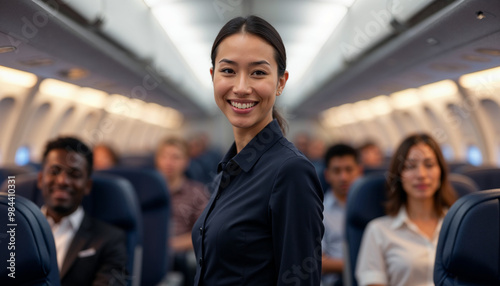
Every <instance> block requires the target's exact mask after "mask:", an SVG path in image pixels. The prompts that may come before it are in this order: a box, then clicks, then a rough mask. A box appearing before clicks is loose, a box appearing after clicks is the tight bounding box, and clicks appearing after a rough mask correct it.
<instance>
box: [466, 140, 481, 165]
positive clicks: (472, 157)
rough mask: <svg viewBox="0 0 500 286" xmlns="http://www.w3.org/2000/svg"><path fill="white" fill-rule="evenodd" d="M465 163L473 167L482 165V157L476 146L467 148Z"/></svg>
mask: <svg viewBox="0 0 500 286" xmlns="http://www.w3.org/2000/svg"><path fill="white" fill-rule="evenodd" d="M467 162H469V163H470V164H472V165H474V166H480V165H481V164H482V163H483V155H482V154H481V150H479V148H478V147H477V146H475V145H470V146H469V147H468V148H467Z"/></svg>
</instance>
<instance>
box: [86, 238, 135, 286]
mask: <svg viewBox="0 0 500 286" xmlns="http://www.w3.org/2000/svg"><path fill="white" fill-rule="evenodd" d="M126 265H127V248H126V237H125V233H124V232H122V231H120V232H116V233H115V234H114V235H113V238H111V239H109V240H108V241H107V242H106V243H105V245H104V246H103V249H102V254H101V257H100V259H99V266H98V271H97V274H96V277H95V279H94V281H93V282H92V285H94V286H98V285H99V286H104V285H106V286H108V285H117V286H118V285H120V286H121V285H127V282H128V280H129V279H130V276H129V275H130V274H129V273H128V272H127V267H126Z"/></svg>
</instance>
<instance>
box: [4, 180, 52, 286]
mask: <svg viewBox="0 0 500 286" xmlns="http://www.w3.org/2000/svg"><path fill="white" fill-rule="evenodd" d="M16 183H17V182H16ZM16 186H17V184H16ZM16 193H17V192H16ZM14 202H15V204H14V206H15V211H14V214H15V216H14V217H13V218H14V219H15V221H14V222H13V223H15V224H16V226H15V227H12V226H9V225H8V224H9V223H12V222H10V221H8V218H9V216H8V212H9V207H10V206H9V199H8V195H7V194H6V193H0V257H1V259H0V284H1V285H47V286H49V285H50V286H53V285H61V283H60V280H59V270H58V268H57V255H56V248H55V244H54V238H53V236H52V231H51V230H50V226H49V223H48V222H47V220H46V218H45V216H44V215H43V214H42V212H41V211H40V208H39V207H37V206H36V205H35V204H33V203H32V202H31V201H29V200H27V199H26V198H23V197H21V196H15V201H14ZM12 228H14V229H15V230H14V232H12V233H14V234H15V236H13V238H14V239H15V241H12V240H11V233H8V232H7V231H11V230H12ZM12 242H14V244H12ZM9 243H11V244H10V247H11V248H12V246H14V247H15V249H9ZM11 252H14V253H15V256H14V257H15V265H13V266H14V267H15V269H14V268H13V269H11V270H14V271H15V278H11V277H9V276H7V275H8V274H9V273H11V270H9V269H8V267H10V266H12V265H11V262H8V261H7V260H8V259H10V257H11V255H10V253H11Z"/></svg>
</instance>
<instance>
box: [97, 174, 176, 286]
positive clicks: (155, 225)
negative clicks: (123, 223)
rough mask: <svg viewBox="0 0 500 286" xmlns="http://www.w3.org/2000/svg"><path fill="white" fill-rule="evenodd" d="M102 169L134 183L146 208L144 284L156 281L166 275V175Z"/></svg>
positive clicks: (167, 206)
mask: <svg viewBox="0 0 500 286" xmlns="http://www.w3.org/2000/svg"><path fill="white" fill-rule="evenodd" d="M98 173H105V174H113V175H118V176H122V177H125V178H127V180H129V181H130V183H132V185H133V186H134V190H135V192H136V195H137V197H138V199H139V204H140V208H141V212H142V228H143V238H144V240H143V254H144V256H143V260H142V279H141V285H156V284H158V283H159V282H160V281H161V279H162V278H163V277H164V276H165V275H166V272H167V270H168V269H169V265H168V257H169V251H168V247H167V245H168V230H169V219H170V194H169V192H168V189H167V184H166V182H165V179H164V178H163V177H162V176H161V175H160V173H158V172H157V171H155V170H150V169H130V168H114V169H110V170H103V171H99V172H98Z"/></svg>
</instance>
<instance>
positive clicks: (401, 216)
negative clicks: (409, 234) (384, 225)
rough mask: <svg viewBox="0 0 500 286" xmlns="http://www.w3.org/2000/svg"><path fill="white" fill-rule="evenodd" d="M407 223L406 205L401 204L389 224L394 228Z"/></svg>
mask: <svg viewBox="0 0 500 286" xmlns="http://www.w3.org/2000/svg"><path fill="white" fill-rule="evenodd" d="M405 223H408V214H407V213H406V207H405V206H401V207H400V208H399V212H398V214H397V215H396V217H395V218H394V221H393V222H392V224H391V227H392V228H393V229H396V228H398V227H401V226H402V225H403V224H405Z"/></svg>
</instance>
